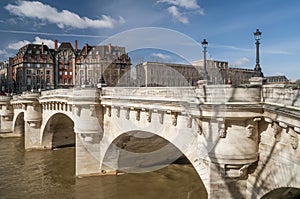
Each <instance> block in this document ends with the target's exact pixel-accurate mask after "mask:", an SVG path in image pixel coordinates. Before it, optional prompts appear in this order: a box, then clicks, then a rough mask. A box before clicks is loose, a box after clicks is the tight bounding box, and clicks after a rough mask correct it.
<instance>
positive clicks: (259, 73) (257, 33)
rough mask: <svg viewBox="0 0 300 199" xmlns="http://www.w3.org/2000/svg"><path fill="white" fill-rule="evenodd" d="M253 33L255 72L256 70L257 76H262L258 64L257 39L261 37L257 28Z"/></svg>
mask: <svg viewBox="0 0 300 199" xmlns="http://www.w3.org/2000/svg"><path fill="white" fill-rule="evenodd" d="M253 34H254V38H255V41H256V42H255V45H256V64H255V68H254V70H255V72H257V75H258V76H260V77H261V76H263V75H262V72H261V68H260V64H259V44H260V43H259V40H260V37H261V32H260V31H259V29H256V32H254V33H253Z"/></svg>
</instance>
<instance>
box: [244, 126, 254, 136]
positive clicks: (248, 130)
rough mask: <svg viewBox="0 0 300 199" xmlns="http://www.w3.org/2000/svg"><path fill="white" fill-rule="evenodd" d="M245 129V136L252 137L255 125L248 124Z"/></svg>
mask: <svg viewBox="0 0 300 199" xmlns="http://www.w3.org/2000/svg"><path fill="white" fill-rule="evenodd" d="M246 130H247V137H248V138H253V136H254V134H255V127H254V126H253V125H252V124H249V125H248V126H247V127H246Z"/></svg>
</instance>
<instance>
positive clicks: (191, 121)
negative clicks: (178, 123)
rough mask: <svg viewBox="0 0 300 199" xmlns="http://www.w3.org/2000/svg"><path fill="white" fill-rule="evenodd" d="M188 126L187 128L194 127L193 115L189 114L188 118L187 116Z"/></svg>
mask: <svg viewBox="0 0 300 199" xmlns="http://www.w3.org/2000/svg"><path fill="white" fill-rule="evenodd" d="M186 123H187V124H186V127H187V128H192V123H193V118H192V116H190V115H188V116H187V118H186Z"/></svg>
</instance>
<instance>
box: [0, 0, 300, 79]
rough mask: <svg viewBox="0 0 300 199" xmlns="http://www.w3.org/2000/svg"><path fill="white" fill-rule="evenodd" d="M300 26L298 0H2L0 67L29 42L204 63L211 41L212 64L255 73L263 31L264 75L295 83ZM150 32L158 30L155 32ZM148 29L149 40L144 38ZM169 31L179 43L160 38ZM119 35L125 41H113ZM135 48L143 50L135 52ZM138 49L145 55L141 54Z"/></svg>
mask: <svg viewBox="0 0 300 199" xmlns="http://www.w3.org/2000/svg"><path fill="white" fill-rule="evenodd" d="M299 21H300V1H298V0H289V1H282V0H251V1H241V0H227V1H220V0H198V1H197V0H143V1H139V0H122V1H121V0H101V1H97V0H85V1H79V0H64V1H61V0H40V1H19V0H1V1H0V61H4V60H5V59H7V57H8V56H14V55H15V54H16V52H17V49H18V48H19V47H21V46H22V45H25V44H27V43H29V42H33V43H34V42H35V43H41V42H44V43H46V44H48V45H50V47H51V45H53V42H52V41H53V40H54V39H58V41H59V42H62V41H69V42H72V43H74V40H76V39H77V40H78V41H79V45H80V47H82V46H83V45H84V44H85V43H89V44H90V45H97V44H100V43H104V44H105V43H107V42H111V43H112V44H113V45H125V47H126V48H127V49H128V50H129V51H132V52H131V53H130V55H131V56H132V59H134V60H139V59H140V60H142V61H147V60H150V61H151V60H152V61H168V62H184V61H187V62H191V61H194V60H199V59H203V53H202V49H201V46H200V45H199V43H201V41H202V40H203V39H204V38H206V39H207V41H208V43H209V44H208V49H207V50H208V54H209V58H211V59H216V60H224V61H228V62H229V64H230V65H231V66H233V67H242V68H254V65H255V44H254V43H255V41H254V37H253V32H254V31H255V30H256V28H259V29H260V30H261V32H262V38H261V45H260V50H261V55H260V59H261V67H262V70H263V72H264V74H265V75H279V74H285V75H286V76H287V77H288V78H289V79H291V80H297V79H300V69H299V67H300V59H299V58H300V36H299V29H300V26H299ZM145 27H157V29H156V31H154V32H152V29H148V28H145ZM143 28H144V30H145V31H146V32H147V31H148V30H150V32H151V34H140V32H139V31H140V30H141V29H143ZM132 30H133V31H132ZM135 30H138V31H135ZM124 31H125V35H124V34H122V33H124ZM170 31H171V34H172V35H173V36H174V37H173V36H170V37H169V38H168V37H164V36H162V35H164V34H167V33H170ZM137 32H139V34H138V35H137ZM120 33H121V34H120ZM116 34H117V35H118V36H119V38H117V39H111V38H112V37H114V36H115V35H116ZM127 34H129V35H127ZM130 37H131V39H128V38H130ZM136 37H140V38H139V41H140V42H141V43H139V42H137V41H135V39H136ZM143 39H144V41H146V40H147V39H148V40H147V41H146V42H143ZM150 39H151V40H150ZM153 39H156V41H153ZM165 40H170V41H169V43H166V44H165V46H164V45H159V44H157V45H153V46H151V45H149V44H150V43H151V42H154V43H155V42H157V43H159V42H160V41H165ZM172 42H173V43H174V45H171V43H172ZM189 42H190V43H193V44H192V47H189V45H187V43H189ZM132 43H135V45H136V46H138V45H139V44H140V48H141V49H143V48H144V49H145V50H137V47H136V46H135V47H134V48H130V45H131V44H132ZM145 43H147V45H144V44H145ZM162 43H163V42H162ZM151 44H152V43H151ZM127 45H128V46H127ZM151 48H153V49H155V50H153V49H152V50H149V49H151ZM176 48H177V49H176ZM139 51H140V52H141V51H143V53H141V54H140V55H138V52H139ZM182 52H184V53H182ZM174 54H175V55H176V56H174ZM188 55H190V56H188ZM178 57H179V58H178Z"/></svg>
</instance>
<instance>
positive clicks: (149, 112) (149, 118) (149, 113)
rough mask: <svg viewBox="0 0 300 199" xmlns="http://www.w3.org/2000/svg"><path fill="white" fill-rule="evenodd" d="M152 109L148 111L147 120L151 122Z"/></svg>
mask: <svg viewBox="0 0 300 199" xmlns="http://www.w3.org/2000/svg"><path fill="white" fill-rule="evenodd" d="M151 115H152V113H151V110H148V111H146V117H147V122H151Z"/></svg>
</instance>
